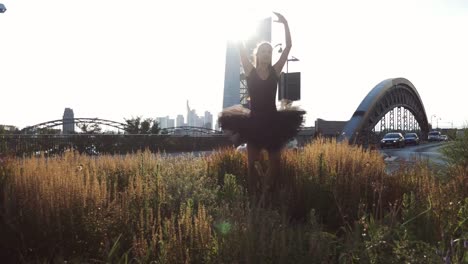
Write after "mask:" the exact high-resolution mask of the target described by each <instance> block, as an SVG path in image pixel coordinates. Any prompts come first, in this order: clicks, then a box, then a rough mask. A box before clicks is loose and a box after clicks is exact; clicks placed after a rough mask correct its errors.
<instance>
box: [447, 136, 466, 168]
mask: <svg viewBox="0 0 468 264" xmlns="http://www.w3.org/2000/svg"><path fill="white" fill-rule="evenodd" d="M443 154H444V155H445V156H446V158H447V160H448V162H449V164H450V165H452V166H456V167H459V168H462V169H464V170H465V172H466V171H468V129H467V128H465V129H464V131H463V135H462V136H461V137H457V138H456V140H455V141H453V142H451V143H449V144H448V145H447V146H446V147H445V148H444V149H443Z"/></svg>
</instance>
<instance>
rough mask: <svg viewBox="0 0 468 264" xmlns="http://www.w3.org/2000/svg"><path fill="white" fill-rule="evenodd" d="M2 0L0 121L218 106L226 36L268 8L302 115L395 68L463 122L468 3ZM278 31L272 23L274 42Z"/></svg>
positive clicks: (343, 101) (336, 109)
mask: <svg viewBox="0 0 468 264" xmlns="http://www.w3.org/2000/svg"><path fill="white" fill-rule="evenodd" d="M0 2H1V3H3V4H4V5H5V6H6V7H7V9H8V10H7V11H6V12H5V13H3V14H0V92H1V95H0V96H1V97H0V98H1V101H0V102H1V103H0V124H6V125H15V126H18V127H20V128H22V127H25V126H28V125H34V124H37V123H41V122H45V121H49V120H55V119H60V118H62V115H63V111H64V109H65V107H70V108H72V109H73V110H74V113H75V117H99V118H102V119H110V120H114V121H120V122H123V121H124V118H131V117H132V116H133V117H136V116H143V117H144V118H146V117H152V118H155V117H158V116H167V115H169V116H170V117H172V118H175V116H176V115H177V114H184V116H185V114H186V108H185V106H186V100H187V99H188V100H190V106H191V107H192V108H195V109H196V110H197V113H198V114H199V115H202V114H203V113H204V111H210V112H211V113H213V114H214V116H217V113H218V112H220V111H221V107H222V96H223V85H224V63H225V48H226V40H227V39H229V38H233V36H236V33H235V32H242V31H244V29H245V31H248V25H252V23H250V20H249V19H248V18H261V17H262V16H266V15H270V14H271V11H277V12H280V13H282V14H283V15H284V16H285V17H286V19H287V20H288V21H289V25H290V28H291V34H292V39H293V48H292V50H291V53H290V55H292V56H294V57H297V58H299V59H300V61H299V62H291V63H289V71H290V72H291V71H300V72H301V76H302V80H301V82H302V88H301V93H302V100H301V101H298V102H295V105H299V106H301V107H302V108H304V109H305V110H306V111H307V112H308V114H307V116H306V125H308V126H311V125H313V124H314V121H315V120H316V119H317V118H323V119H326V120H342V121H344V120H348V119H349V118H350V117H351V115H352V114H353V112H354V111H355V110H356V108H357V107H358V105H359V104H360V102H361V101H362V99H363V98H364V97H365V96H366V95H367V93H368V92H369V91H370V90H371V89H372V88H373V87H374V86H375V85H377V84H378V83H379V82H381V81H382V80H384V79H387V78H394V77H404V78H407V79H408V80H410V81H411V82H412V83H413V84H414V85H415V87H416V89H417V90H418V92H419V94H420V96H421V98H422V100H423V103H424V105H425V108H426V113H427V115H428V119H429V120H430V119H431V116H432V115H436V116H437V118H439V120H438V121H439V126H440V127H451V126H452V123H453V126H455V127H461V126H463V125H466V124H467V122H468V110H467V109H468V108H467V106H466V104H467V103H468V100H467V98H468V96H467V94H468V93H467V89H468V78H467V73H468V34H467V26H468V1H464V0H440V1H435V0H433V1H431V0H421V1H411V0H405V1H403V0H392V1H376V0H372V1H371V0H369V1H359V0H356V1H348V0H342V1H315V0H314V1H303V0H289V1H267V0H265V1H247V0H236V1H219V0H218V1H208V0H199V1H193V0H180V1H154V0H138V1H121V0H112V1H111V0H98V1H96V0H92V1H91V0H81V1H64V0H41V1H37V0H14V1H13V0H0ZM236 23H237V24H236ZM233 25H236V26H233ZM282 41H283V31H282V26H280V25H279V24H277V23H275V24H274V28H273V41H272V42H273V44H276V43H280V42H282ZM434 122H435V119H434Z"/></svg>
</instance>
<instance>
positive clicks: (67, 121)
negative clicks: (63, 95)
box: [62, 108, 75, 134]
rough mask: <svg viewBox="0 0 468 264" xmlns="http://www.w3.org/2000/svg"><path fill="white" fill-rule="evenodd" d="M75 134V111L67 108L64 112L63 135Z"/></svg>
mask: <svg viewBox="0 0 468 264" xmlns="http://www.w3.org/2000/svg"><path fill="white" fill-rule="evenodd" d="M73 133H75V115H74V114H73V109H71V108H65V111H64V112H63V128H62V134H73Z"/></svg>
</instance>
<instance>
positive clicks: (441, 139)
mask: <svg viewBox="0 0 468 264" xmlns="http://www.w3.org/2000/svg"><path fill="white" fill-rule="evenodd" d="M439 140H440V141H448V136H447V135H440V136H439Z"/></svg>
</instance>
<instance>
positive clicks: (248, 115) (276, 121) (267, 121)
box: [218, 105, 305, 151]
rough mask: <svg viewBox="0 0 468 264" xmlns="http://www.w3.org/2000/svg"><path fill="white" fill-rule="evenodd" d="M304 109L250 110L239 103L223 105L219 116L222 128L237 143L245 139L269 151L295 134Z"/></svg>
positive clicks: (282, 144) (277, 148)
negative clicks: (229, 105) (255, 111)
mask: <svg viewBox="0 0 468 264" xmlns="http://www.w3.org/2000/svg"><path fill="white" fill-rule="evenodd" d="M304 114H305V111H303V110H300V109H297V108H287V109H284V110H278V111H274V112H268V113H252V112H251V111H250V110H249V109H247V108H245V107H242V106H241V105H235V106H231V107H228V108H225V109H224V110H223V111H222V112H221V113H220V114H219V117H218V123H219V125H220V127H221V128H222V129H223V131H226V132H228V133H230V134H231V135H232V136H233V138H236V141H238V142H236V143H248V144H251V145H253V146H256V147H257V148H262V149H267V150H269V151H276V150H280V149H281V148H282V147H283V146H284V145H285V144H286V143H287V142H288V141H289V140H291V139H292V138H294V137H295V136H296V135H297V133H298V131H299V128H300V127H301V125H302V123H303V122H304Z"/></svg>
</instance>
